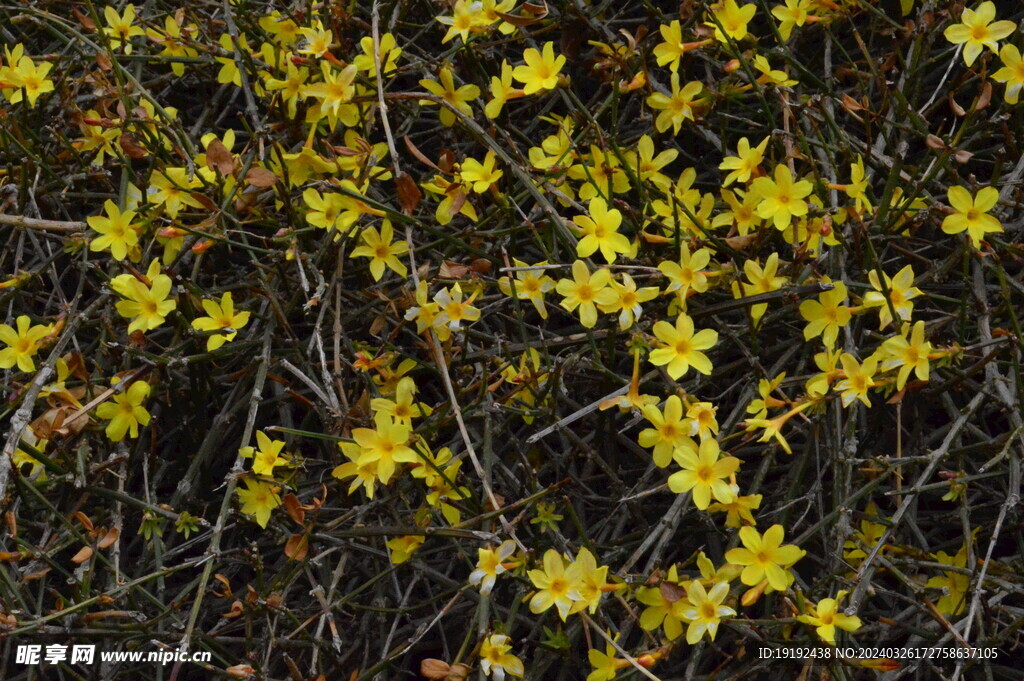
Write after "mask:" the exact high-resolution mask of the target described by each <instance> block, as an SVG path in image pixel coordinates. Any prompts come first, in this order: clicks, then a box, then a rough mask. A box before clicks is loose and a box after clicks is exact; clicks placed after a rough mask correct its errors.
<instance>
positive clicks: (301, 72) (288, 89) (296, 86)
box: [265, 61, 312, 184]
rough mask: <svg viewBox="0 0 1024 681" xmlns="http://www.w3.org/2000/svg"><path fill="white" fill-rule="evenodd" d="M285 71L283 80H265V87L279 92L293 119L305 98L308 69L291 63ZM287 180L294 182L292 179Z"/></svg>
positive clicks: (286, 66) (294, 155)
mask: <svg viewBox="0 0 1024 681" xmlns="http://www.w3.org/2000/svg"><path fill="white" fill-rule="evenodd" d="M285 69H286V70H285V75H284V78H273V77H270V78H267V80H266V82H265V85H266V88H267V90H268V91H270V92H276V91H278V90H280V91H281V101H283V102H284V103H285V104H286V105H287V106H288V115H289V116H290V117H292V118H294V117H295V113H296V111H297V109H298V104H299V99H301V98H302V97H304V96H305V95H304V94H303V92H304V91H305V90H306V81H307V80H309V69H307V68H299V67H298V66H296V65H295V64H294V63H292V62H291V61H289V62H288V63H287V64H286V65H285ZM310 151H312V150H310ZM290 156H291V157H292V158H295V157H296V156H297V155H296V154H290ZM288 179H289V180H291V181H294V180H295V178H292V177H289V178H288ZM299 184H301V182H300V183H299Z"/></svg>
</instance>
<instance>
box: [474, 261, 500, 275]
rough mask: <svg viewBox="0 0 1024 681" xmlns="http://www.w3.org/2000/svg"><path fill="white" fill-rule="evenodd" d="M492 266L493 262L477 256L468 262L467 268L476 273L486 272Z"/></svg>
mask: <svg viewBox="0 0 1024 681" xmlns="http://www.w3.org/2000/svg"><path fill="white" fill-rule="evenodd" d="M493 266H494V263H492V262H491V261H490V260H488V259H487V258H477V259H476V260H474V261H473V262H471V263H470V264H469V269H470V270H471V271H473V272H476V273H477V274H487V273H488V272H490V271H491V268H492V267H493Z"/></svg>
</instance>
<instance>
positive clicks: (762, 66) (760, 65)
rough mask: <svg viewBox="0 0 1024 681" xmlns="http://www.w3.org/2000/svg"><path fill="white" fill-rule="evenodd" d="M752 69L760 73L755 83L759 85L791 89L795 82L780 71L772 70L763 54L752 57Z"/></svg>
mask: <svg viewBox="0 0 1024 681" xmlns="http://www.w3.org/2000/svg"><path fill="white" fill-rule="evenodd" d="M754 68H755V69H757V70H758V71H760V72H761V75H760V76H759V77H758V79H757V82H758V83H759V84H761V85H767V84H769V83H770V84H772V85H776V86H778V87H792V86H793V85H796V84H797V81H795V80H793V79H792V78H790V77H789V74H788V73H786V72H785V71H783V70H781V69H773V68H772V66H771V64H770V63H769V62H768V58H767V57H765V56H764V55H763V54H759V55H757V56H756V57H754Z"/></svg>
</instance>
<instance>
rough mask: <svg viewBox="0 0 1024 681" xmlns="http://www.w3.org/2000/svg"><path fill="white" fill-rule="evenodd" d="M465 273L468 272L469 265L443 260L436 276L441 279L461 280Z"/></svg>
mask: <svg viewBox="0 0 1024 681" xmlns="http://www.w3.org/2000/svg"><path fill="white" fill-rule="evenodd" d="M467 272H469V265H460V264H459V263H457V262H452V261H451V260H445V261H444V262H443V263H441V267H440V270H439V271H438V273H437V274H438V276H439V277H441V278H442V279H463V278H465V276H466V273H467Z"/></svg>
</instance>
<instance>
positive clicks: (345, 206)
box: [302, 187, 384, 274]
mask: <svg viewBox="0 0 1024 681" xmlns="http://www.w3.org/2000/svg"><path fill="white" fill-rule="evenodd" d="M302 200H303V202H304V203H305V204H306V206H307V207H308V208H309V211H307V212H306V222H308V223H309V224H311V225H313V226H314V227H318V228H320V229H326V230H327V231H328V232H330V231H334V230H336V231H334V239H335V241H337V240H338V239H339V238H341V234H342V233H343V232H344V231H346V230H347V229H348V228H349V227H351V226H352V225H353V224H355V222H356V220H358V219H359V213H358V211H354V210H351V208H352V205H351V203H350V202H349V200H348V197H347V196H345V195H343V194H341V193H338V192H328V193H327V194H321V193H320V192H318V191H317V190H315V189H313V188H312V187H310V188H308V189H306V191H304V192H302ZM371 257H372V256H371ZM383 271H384V268H383V267H381V273H382V274H383Z"/></svg>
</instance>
